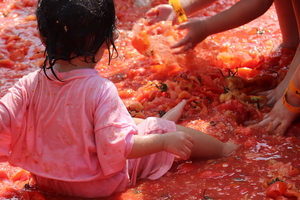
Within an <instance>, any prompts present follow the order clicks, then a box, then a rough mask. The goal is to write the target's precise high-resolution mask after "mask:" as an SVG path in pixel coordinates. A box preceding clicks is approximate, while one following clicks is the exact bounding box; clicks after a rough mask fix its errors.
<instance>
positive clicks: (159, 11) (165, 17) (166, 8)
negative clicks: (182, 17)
mask: <svg viewBox="0 0 300 200" xmlns="http://www.w3.org/2000/svg"><path fill="white" fill-rule="evenodd" d="M146 16H147V17H150V19H148V20H147V21H148V23H149V24H155V23H157V22H160V21H172V22H173V24H175V23H176V22H177V18H176V15H175V12H174V10H173V8H172V6H171V5H168V4H162V5H158V6H156V7H155V8H152V9H151V10H149V11H148V12H147V13H146Z"/></svg>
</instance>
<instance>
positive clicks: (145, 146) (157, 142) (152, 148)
mask: <svg viewBox="0 0 300 200" xmlns="http://www.w3.org/2000/svg"><path fill="white" fill-rule="evenodd" d="M163 148H164V142H163V134H162V135H161V134H151V135H135V136H134V144H133V148H132V150H131V152H130V154H129V155H128V157H127V158H129V159H131V158H140V157H143V156H147V155H150V154H153V153H157V152H159V151H163Z"/></svg>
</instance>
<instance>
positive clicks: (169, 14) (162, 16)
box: [146, 0, 217, 24]
mask: <svg viewBox="0 0 300 200" xmlns="http://www.w3.org/2000/svg"><path fill="white" fill-rule="evenodd" d="M179 1H180V4H181V6H182V8H183V10H184V12H185V14H186V15H188V16H189V15H192V14H194V13H196V12H198V11H200V10H202V9H204V8H206V7H208V6H210V5H211V4H213V3H214V2H216V1H217V0H179ZM146 16H147V17H151V19H150V20H149V21H148V22H149V23H150V24H154V23H157V22H160V21H165V20H168V21H172V22H173V24H176V23H178V20H177V17H176V14H175V12H174V10H173V8H172V6H171V5H169V4H162V5H158V6H156V7H154V8H152V9H150V10H149V11H148V12H147V13H146Z"/></svg>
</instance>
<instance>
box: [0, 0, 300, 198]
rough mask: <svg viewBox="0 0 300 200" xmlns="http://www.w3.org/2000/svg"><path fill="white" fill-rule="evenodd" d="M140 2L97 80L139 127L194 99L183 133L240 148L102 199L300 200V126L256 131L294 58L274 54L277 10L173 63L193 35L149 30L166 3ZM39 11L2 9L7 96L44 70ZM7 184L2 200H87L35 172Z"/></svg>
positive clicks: (5, 174) (122, 17)
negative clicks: (176, 49) (280, 132)
mask: <svg viewBox="0 0 300 200" xmlns="http://www.w3.org/2000/svg"><path fill="white" fill-rule="evenodd" d="M236 1H237V0H219V1H218V2H217V3H216V4H214V5H212V6H211V7H209V8H208V9H206V10H204V11H202V12H200V13H199V14H197V16H198V17H203V18H205V17H208V16H211V15H214V14H215V13H217V12H218V11H221V10H224V9H226V8H228V7H229V6H230V5H232V4H233V3H235V2H236ZM140 2H142V4H143V5H141V4H137V3H136V2H135V1H133V0H131V1H128V0H115V4H116V10H117V17H118V29H119V34H120V36H119V38H118V39H117V41H116V44H117V48H118V57H117V58H115V59H114V60H112V62H111V64H110V66H108V65H107V63H108V59H107V58H106V57H107V56H106V55H105V56H106V57H105V58H104V59H103V60H102V61H101V62H100V63H99V64H98V65H97V70H99V74H100V75H102V76H104V77H106V78H108V79H110V80H111V81H112V82H114V83H115V85H116V86H117V88H118V90H119V94H120V96H121V98H122V99H123V101H124V104H125V105H126V106H127V108H128V111H129V112H130V113H131V115H132V116H133V117H140V118H145V117H148V116H157V117H160V116H162V115H163V114H164V113H165V112H167V111H168V110H169V109H171V108H172V107H174V106H175V105H176V104H177V103H179V102H180V101H181V100H182V99H186V100H187V101H188V104H187V105H186V107H185V110H184V113H183V116H182V118H181V120H180V122H179V123H180V124H182V125H185V126H188V127H192V128H195V129H198V130H201V131H203V132H205V133H207V134H210V135H212V136H214V137H216V138H218V139H220V140H222V141H224V142H227V141H234V142H235V143H237V144H239V147H238V149H237V150H236V151H235V152H234V153H233V154H232V155H231V156H228V157H223V158H218V159H209V160H187V161H176V162H175V163H174V166H173V167H172V169H171V170H170V172H168V173H167V174H166V175H164V176H163V177H162V178H160V179H158V180H155V181H149V180H139V181H138V183H137V185H136V186H135V187H133V188H129V189H128V190H127V191H125V192H123V193H117V194H114V195H113V196H111V197H107V198H99V199H103V200H128V199H146V200H148V199H151V200H153V199H160V200H161V199H176V200H177V199H178V200H181V199H203V200H204V199H230V200H236V199H244V200H246V199H257V200H261V199H268V198H269V199H276V197H277V199H300V193H298V189H299V188H300V173H299V165H300V161H299V158H298V157H299V134H298V132H299V128H298V123H297V121H296V122H295V123H294V124H293V126H292V127H291V128H290V129H289V130H288V132H287V133H286V135H285V136H276V135H269V134H267V133H266V132H265V131H264V128H261V129H257V128H253V126H249V124H255V123H257V122H258V121H260V120H261V119H262V116H263V115H264V114H265V113H267V112H269V111H270V109H271V108H270V107H268V106H267V105H266V102H267V99H266V97H264V96H257V95H256V93H257V92H259V91H264V90H269V89H272V88H274V87H276V85H277V84H278V83H279V82H280V81H281V80H282V78H283V77H284V76H285V74H286V72H287V70H288V67H289V63H290V61H291V59H292V57H293V54H294V53H295V52H292V51H288V50H285V49H281V50H278V49H277V48H276V47H277V46H278V45H279V44H280V42H281V33H280V29H279V25H278V22H277V16H276V11H275V9H274V7H273V6H272V8H271V9H270V10H269V11H268V12H266V13H265V14H264V15H263V16H261V17H260V18H258V19H256V20H254V21H252V22H251V23H249V24H246V25H244V26H241V27H239V28H236V29H233V30H230V31H226V32H223V33H219V34H215V35H212V36H210V37H208V38H207V39H206V40H204V41H203V42H202V43H201V44H199V45H198V46H197V47H196V48H195V49H194V50H191V51H189V52H188V53H186V54H181V55H176V56H175V55H173V54H172V53H171V50H170V48H169V45H170V44H172V43H174V42H175V41H177V40H179V39H180V38H181V37H182V36H183V35H184V34H185V32H184V31H180V32H179V31H177V30H176V28H175V27H173V26H172V25H171V24H170V23H168V22H161V23H158V24H155V25H152V26H150V25H147V22H146V21H145V19H144V17H145V16H144V13H145V11H147V10H148V9H150V8H151V7H154V6H155V5H158V4H160V3H167V1H166V0H154V1H152V3H151V2H150V4H147V2H148V1H140ZM35 4H36V0H0V18H1V19H0V45H1V48H0V80H1V82H0V84H1V85H0V86H1V91H0V96H3V95H4V94H5V93H6V91H7V89H8V88H9V87H11V86H12V85H13V84H14V83H15V82H16V80H17V79H18V78H20V77H22V76H23V75H25V74H27V73H28V72H31V71H33V70H36V69H38V68H39V67H40V66H41V63H42V62H43V59H42V58H43V46H42V45H41V42H40V41H39V39H38V37H37V31H36V21H35V15H34V9H35ZM0 180H1V181H0V184H1V186H0V197H1V199H14V198H15V199H26V200H29V199H50V200H54V199H55V200H56V199H57V200H61V199H76V200H78V199H79V198H72V197H65V196H59V195H55V194H46V193H42V192H40V191H38V190H35V189H34V185H33V184H32V183H31V182H30V174H29V173H28V172H27V171H25V170H22V169H20V168H17V167H12V166H10V165H9V164H7V163H1V164H0ZM279 196H280V197H279ZM271 197H273V198H271Z"/></svg>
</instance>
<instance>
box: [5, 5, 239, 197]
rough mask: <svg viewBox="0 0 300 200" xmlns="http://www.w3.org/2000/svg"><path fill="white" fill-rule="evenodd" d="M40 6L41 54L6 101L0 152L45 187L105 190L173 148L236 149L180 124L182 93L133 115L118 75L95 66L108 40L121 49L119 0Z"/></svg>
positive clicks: (164, 160) (142, 174)
mask: <svg viewBox="0 0 300 200" xmlns="http://www.w3.org/2000/svg"><path fill="white" fill-rule="evenodd" d="M36 15H37V21H38V31H39V35H40V38H41V41H42V43H43V44H44V45H45V55H46V58H45V62H44V65H43V67H42V69H39V70H37V71H35V72H32V73H30V74H28V75H27V76H24V77H23V78H21V79H20V80H19V81H18V82H17V83H16V84H15V85H14V86H13V87H12V88H11V89H9V92H8V93H7V94H6V95H5V96H4V97H3V98H2V99H1V101H0V117H1V119H2V120H1V129H0V133H1V148H0V153H1V158H2V161H8V162H9V163H10V164H12V165H14V166H19V167H21V168H23V169H26V170H28V171H29V172H31V174H32V177H33V178H34V180H35V182H36V183H37V185H38V186H39V187H40V189H42V190H47V191H53V192H55V193H58V194H62V195H69V196H76V197H85V198H88V197H101V196H108V195H111V194H112V193H114V192H121V191H124V190H125V189H126V188H127V187H129V186H132V185H134V184H135V182H136V180H137V179H138V178H148V179H157V178H160V177H161V176H163V175H164V174H165V173H166V172H167V171H168V170H169V169H170V167H171V166H172V163H173V161H174V158H175V156H178V157H180V158H182V159H188V158H189V157H198V158H208V157H219V156H224V155H228V154H230V153H232V151H233V150H234V149H235V147H236V146H235V145H234V144H233V143H223V142H221V141H219V140H217V139H216V138H214V137H212V136H209V135H207V134H204V133H202V132H200V131H197V130H194V129H190V128H188V127H184V126H179V125H175V123H174V121H177V120H178V117H179V116H180V115H181V111H182V109H183V107H184V105H185V103H186V102H185V101H183V102H182V103H180V104H179V105H178V106H177V107H175V108H174V109H173V110H171V112H168V113H167V114H166V116H165V117H164V118H165V119H162V118H155V117H150V118H147V119H145V120H142V119H135V120H134V119H133V118H131V116H130V114H129V113H128V111H127V109H126V107H125V106H124V104H123V102H122V100H121V99H120V97H119V96H118V92H117V89H116V87H115V86H114V84H113V83H112V82H110V81H109V80H107V79H105V78H102V77H101V76H100V75H99V74H98V72H97V71H96V70H95V69H94V67H95V65H96V63H97V61H99V60H100V59H101V57H102V55H103V52H104V51H105V50H106V49H107V50H108V51H109V58H110V59H111V58H112V55H113V53H114V51H116V48H115V45H114V39H115V30H116V27H115V20H116V15H115V8H114V3H113V0H85V1H82V0H39V1H38V5H37V10H36ZM166 118H167V119H170V120H167V119H166ZM171 120H173V121H171ZM136 124H138V125H136Z"/></svg>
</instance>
